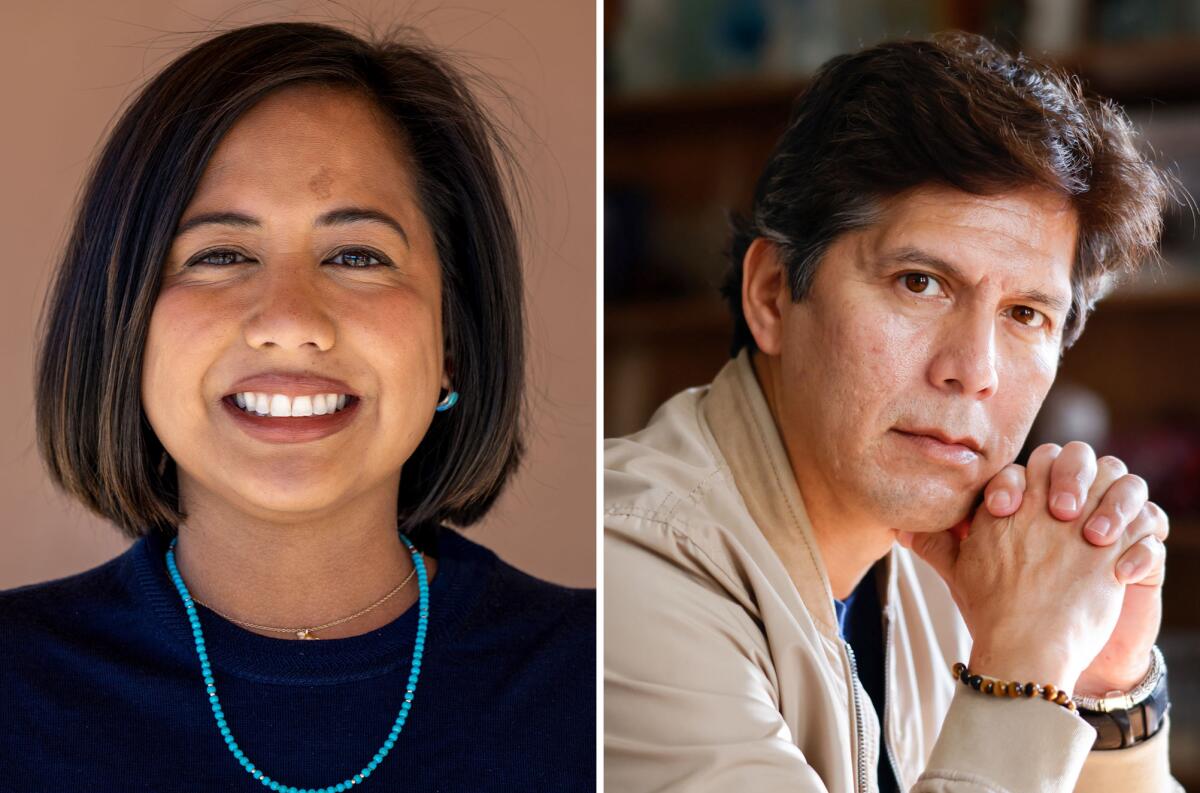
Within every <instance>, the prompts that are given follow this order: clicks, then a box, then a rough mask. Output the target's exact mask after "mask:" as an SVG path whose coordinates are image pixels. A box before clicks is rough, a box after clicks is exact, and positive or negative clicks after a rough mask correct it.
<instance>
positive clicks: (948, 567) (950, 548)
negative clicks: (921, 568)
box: [902, 529, 959, 583]
mask: <svg viewBox="0 0 1200 793" xmlns="http://www.w3.org/2000/svg"><path fill="white" fill-rule="evenodd" d="M902 533H903V534H909V533H908V532H902ZM906 539H907V540H908V546H907V547H908V548H909V549H910V550H911V551H912V552H913V553H915V554H916V555H917V556H919V557H921V558H922V559H924V560H925V561H926V562H928V563H929V566H930V567H932V568H933V569H934V570H935V571H936V572H937V574H938V575H939V576H941V577H942V579H943V580H944V581H946V582H947V583H950V582H952V581H953V580H954V565H955V564H956V563H957V562H958V544H959V539H958V537H957V536H956V535H955V534H954V532H953V531H951V530H949V529H947V530H946V531H934V532H913V533H911V534H909V536H908V537H907V538H906ZM902 544H903V543H902Z"/></svg>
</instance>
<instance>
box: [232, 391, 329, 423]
mask: <svg viewBox="0 0 1200 793" xmlns="http://www.w3.org/2000/svg"><path fill="white" fill-rule="evenodd" d="M234 401H235V402H237V405H238V407H240V408H242V409H243V410H245V411H246V412H248V413H256V414H258V415H259V416H274V417H281V418H282V417H289V416H324V415H327V414H329V413H336V412H337V411H339V410H341V409H342V408H344V407H345V406H346V395H345V394H314V395H311V396H308V395H306V396H298V397H295V398H289V397H287V396H286V395H284V394H265V393H262V392H259V391H243V392H239V393H237V394H234Z"/></svg>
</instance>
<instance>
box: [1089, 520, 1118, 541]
mask: <svg viewBox="0 0 1200 793" xmlns="http://www.w3.org/2000/svg"><path fill="white" fill-rule="evenodd" d="M1111 528H1112V524H1111V523H1110V522H1109V520H1108V518H1106V517H1104V516H1103V515H1096V516H1095V517H1093V518H1092V519H1091V520H1089V521H1088V522H1087V525H1086V526H1084V527H1083V530H1084V531H1086V532H1090V533H1091V534H1092V536H1094V537H1096V538H1097V539H1100V540H1103V539H1105V538H1107V537H1108V532H1109V530H1110V529H1111Z"/></svg>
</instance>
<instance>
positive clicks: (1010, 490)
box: [983, 463, 1025, 518]
mask: <svg viewBox="0 0 1200 793" xmlns="http://www.w3.org/2000/svg"><path fill="white" fill-rule="evenodd" d="M1024 496H1025V466H1023V465H1017V464H1016V463H1009V464H1008V465H1006V466H1004V467H1003V468H1001V469H1000V472H999V473H997V474H996V475H995V476H993V477H992V479H991V481H989V482H988V483H987V487H985V488H984V489H983V502H984V503H985V504H987V510H988V512H990V513H992V515H994V516H995V517H997V518H1007V517H1008V516H1009V515H1011V514H1013V513H1014V512H1016V511H1017V510H1018V509H1020V508H1021V499H1022V498H1024Z"/></svg>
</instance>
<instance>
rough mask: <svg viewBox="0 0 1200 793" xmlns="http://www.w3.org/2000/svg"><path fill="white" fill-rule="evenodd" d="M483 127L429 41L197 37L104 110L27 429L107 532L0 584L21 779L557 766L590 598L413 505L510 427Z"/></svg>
mask: <svg viewBox="0 0 1200 793" xmlns="http://www.w3.org/2000/svg"><path fill="white" fill-rule="evenodd" d="M505 155H506V152H505V150H504V148H503V146H502V144H501V142H500V140H499V138H498V135H497V133H496V131H495V129H494V127H493V126H492V125H491V123H490V121H489V119H488V117H487V116H486V115H485V113H484V112H483V111H482V110H481V109H480V107H479V105H478V104H477V103H476V101H475V100H474V99H473V98H472V96H471V93H470V91H469V90H468V89H467V87H466V85H465V83H464V80H463V79H462V77H461V76H460V75H459V74H458V73H457V72H456V71H455V70H454V69H452V68H451V67H450V66H449V65H448V64H447V62H446V61H445V60H444V58H443V57H441V56H440V55H439V54H438V53H437V52H435V51H433V50H431V49H429V48H428V47H425V46H421V45H416V44H412V43H408V42H401V41H397V40H387V41H382V42H367V41H364V40H362V39H359V38H357V37H355V36H353V35H351V34H349V33H346V32H343V31H340V30H338V29H335V28H332V27H328V26H323V25H315V24H264V25H255V26H251V27H246V28H241V29H237V30H233V31H231V32H228V33H225V34H223V35H220V36H218V37H215V38H213V39H211V40H209V41H207V42H205V43H202V44H201V45H199V46H198V47H196V48H194V49H192V50H191V51H189V52H187V53H185V54H184V55H183V56H182V57H180V58H179V59H178V60H176V61H174V62H173V63H172V64H170V65H169V66H168V67H167V68H166V69H165V70H164V71H163V72H162V73H161V74H159V75H158V76H157V77H156V78H155V79H154V80H153V81H152V82H150V83H149V84H148V85H147V86H146V88H145V89H144V90H143V91H142V92H141V93H140V94H139V95H138V97H137V98H136V100H135V101H134V102H133V103H132V105H131V106H130V107H129V108H128V110H127V111H126V112H125V113H124V114H123V116H122V118H121V119H120V121H119V122H118V124H117V125H116V127H115V129H114V130H113V132H112V134H111V137H110V139H109V140H108V142H107V144H106V146H105V147H104V149H103V151H102V153H101V155H100V157H99V160H98V161H97V163H96V165H95V167H94V169H93V171H92V173H91V174H90V177H89V180H88V183H87V185H86V188H85V191H84V193H83V196H82V199H81V204H80V208H79V213H78V218H77V220H76V223H75V226H74V230H73V233H72V235H71V237H70V241H69V244H68V246H67V249H66V252H65V255H64V258H63V260H62V264H61V267H60V268H59V270H58V273H57V277H56V280H55V283H54V287H53V289H52V291H51V294H50V295H49V298H48V303H47V306H46V313H45V315H44V318H43V322H44V325H43V329H42V334H43V338H42V345H41V349H40V351H39V360H38V374H37V381H38V383H37V406H38V407H37V411H38V412H37V423H38V435H39V443H40V449H41V453H42V455H43V457H44V458H45V460H46V463H47V465H48V468H49V470H50V472H51V474H52V476H53V478H54V480H55V481H56V482H57V483H58V484H59V485H60V486H61V487H62V488H63V489H65V490H66V491H67V492H68V493H70V494H71V495H73V496H74V497H76V498H77V499H79V500H80V501H82V502H83V503H84V504H86V505H87V506H88V507H89V508H90V509H92V510H94V511H95V512H97V513H99V514H100V515H102V516H104V517H105V518H107V519H109V520H111V521H112V522H113V523H114V524H115V525H117V526H119V527H120V528H121V529H122V530H123V531H124V532H125V533H126V534H128V535H129V536H131V537H134V538H136V539H137V541H136V542H135V543H134V544H133V546H132V547H131V548H130V549H129V550H128V551H127V552H125V553H124V554H122V555H120V556H118V557H117V558H115V559H113V560H111V561H109V562H108V563H106V564H104V565H102V566H100V567H97V568H95V569H93V570H90V571H87V572H84V573H81V574H79V575H76V576H72V577H69V578H64V579H60V580H56V581H51V582H47V583H42V584H37V585H32V586H27V587H22V588H19V589H15V590H10V591H7V592H4V593H0V636H3V639H2V640H0V691H3V692H4V693H5V695H6V696H5V701H6V702H5V705H4V706H3V707H2V708H0V713H3V718H2V719H0V732H2V734H3V735H4V741H3V744H2V746H0V778H3V779H4V783H3V785H4V787H5V789H10V790H21V791H33V790H47V791H50V790H54V791H63V790H135V789H136V790H154V791H165V790H248V789H257V788H259V787H265V788H268V789H271V790H284V791H295V790H321V791H341V790H346V789H349V788H351V787H357V786H359V785H364V786H367V788H369V789H374V790H396V789H406V790H499V789H510V788H516V789H544V790H565V789H572V790H579V789H586V788H590V787H591V786H592V784H593V779H594V763H595V760H594V753H595V751H594V747H595V727H594V724H595V717H594V703H595V690H594V685H595V683H594V680H595V660H594V659H595V650H594V641H595V639H594V635H595V634H594V631H595V614H594V592H592V591H590V590H571V589H566V588H562V587H558V586H554V585H552V584H549V583H546V582H543V581H540V580H537V579H534V578H532V577H530V576H527V575H524V574H522V573H520V572H518V571H517V570H515V569H514V568H512V567H509V566H508V565H506V564H504V563H503V562H501V561H500V560H498V559H497V558H496V557H495V556H494V555H493V554H492V553H491V552H489V551H487V550H485V549H484V548H482V547H481V546H479V545H477V544H475V543H473V542H471V541H469V540H467V539H465V538H464V537H462V536H461V535H459V534H457V533H456V532H454V531H452V530H450V529H447V528H442V524H444V523H452V524H455V525H457V526H465V525H468V524H470V523H473V522H474V521H476V520H478V519H479V518H480V517H481V516H483V515H484V514H485V513H486V512H487V510H488V509H489V507H490V506H491V505H492V503H493V502H494V501H495V499H496V496H497V494H498V493H499V491H500V490H501V488H502V486H503V484H504V482H505V480H506V479H507V478H508V476H509V475H510V474H511V473H512V471H513V470H514V468H515V467H516V465H517V462H518V460H519V458H520V455H521V440H520V412H521V404H522V387H523V381H522V372H523V356H522V304H521V300H522V298H521V294H522V291H521V288H522V287H521V277H520V267H519V253H518V246H517V235H516V231H515V229H514V226H513V219H512V216H511V214H510V212H509V208H508V205H507V202H506V192H505V188H506V186H507V185H508V184H509V182H508V181H507V179H506V175H507V174H509V173H510V171H509V170H508V168H507V167H506V156H505Z"/></svg>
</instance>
